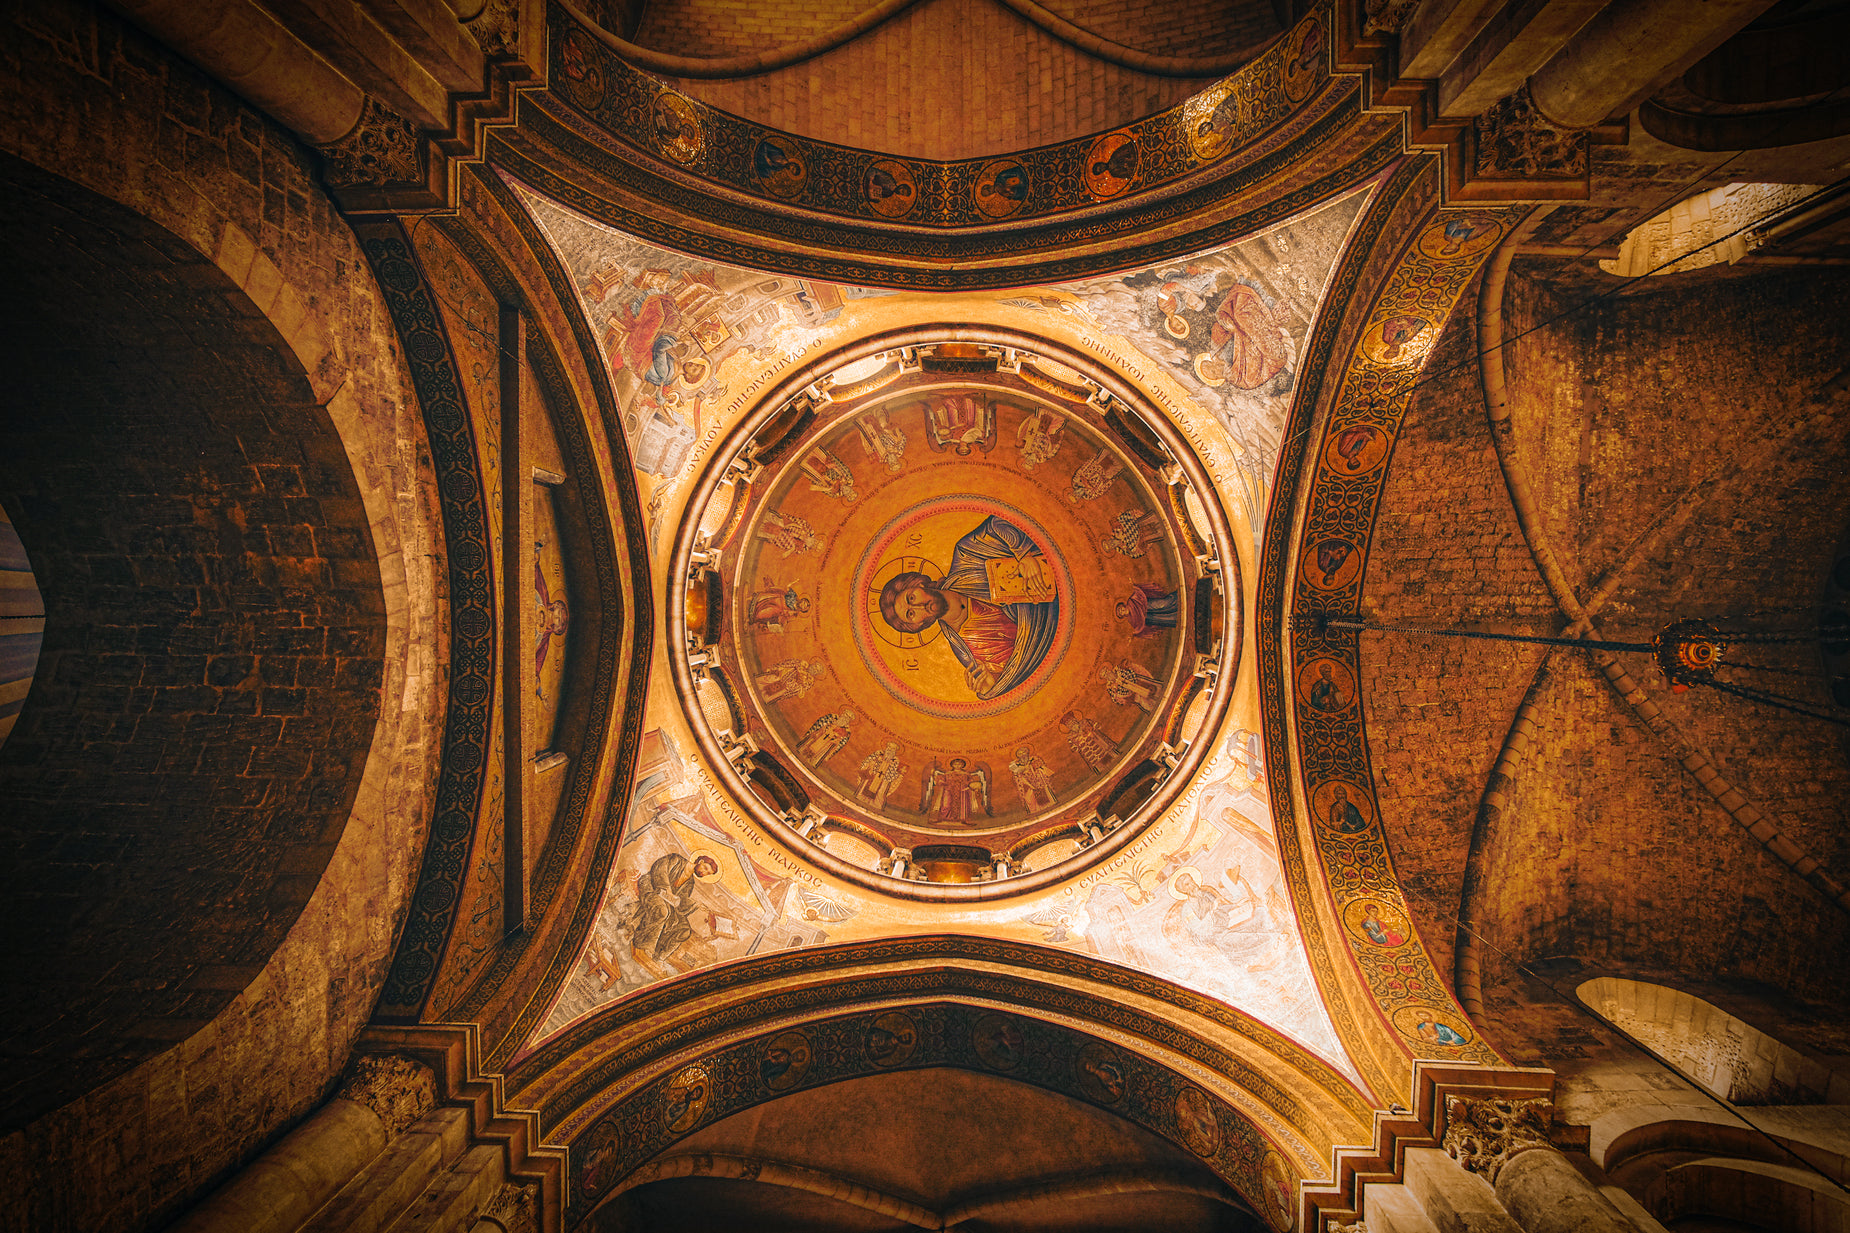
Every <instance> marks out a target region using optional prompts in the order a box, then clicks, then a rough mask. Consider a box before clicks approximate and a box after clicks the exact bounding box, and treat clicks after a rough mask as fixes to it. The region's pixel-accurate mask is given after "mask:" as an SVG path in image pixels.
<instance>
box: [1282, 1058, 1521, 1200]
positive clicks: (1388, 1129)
mask: <svg viewBox="0 0 1850 1233" xmlns="http://www.w3.org/2000/svg"><path fill="white" fill-rule="evenodd" d="M1554 1084H1555V1074H1554V1072H1553V1071H1552V1070H1546V1069H1540V1068H1528V1067H1514V1066H1509V1067H1502V1066H1498V1067H1493V1066H1465V1065H1459V1064H1457V1063H1439V1062H1425V1061H1416V1062H1415V1063H1414V1064H1413V1102H1414V1106H1413V1108H1412V1109H1411V1110H1407V1109H1401V1108H1399V1107H1396V1108H1395V1109H1393V1110H1391V1111H1389V1112H1386V1113H1376V1114H1375V1135H1374V1142H1373V1143H1371V1144H1365V1145H1362V1146H1358V1147H1341V1148H1338V1149H1336V1169H1335V1176H1334V1177H1333V1179H1332V1180H1331V1181H1330V1182H1329V1183H1328V1184H1327V1185H1322V1186H1318V1185H1306V1186H1305V1187H1304V1188H1303V1190H1302V1192H1301V1199H1300V1212H1299V1225H1298V1227H1300V1228H1303V1229H1317V1230H1323V1231H1324V1233H1327V1230H1328V1227H1329V1225H1330V1224H1332V1223H1334V1224H1337V1225H1339V1226H1340V1225H1343V1224H1347V1223H1353V1222H1355V1221H1357V1220H1359V1219H1360V1217H1361V1211H1362V1199H1363V1194H1364V1192H1365V1191H1366V1189H1367V1188H1368V1186H1369V1185H1371V1184H1376V1185H1383V1186H1389V1185H1399V1184H1401V1183H1403V1182H1404V1181H1405V1180H1406V1162H1407V1150H1408V1149H1409V1148H1415V1147H1442V1146H1444V1142H1443V1140H1444V1138H1445V1135H1446V1131H1447V1112H1446V1110H1447V1106H1448V1104H1449V1103H1450V1102H1451V1101H1452V1100H1454V1099H1457V1098H1459V1097H1464V1098H1466V1099H1469V1100H1475V1101H1483V1100H1502V1101H1505V1102H1516V1103H1529V1102H1536V1103H1540V1104H1544V1105H1547V1104H1550V1103H1551V1101H1552V1099H1553V1096H1554ZM1545 1142H1546V1138H1544V1143H1545Z"/></svg>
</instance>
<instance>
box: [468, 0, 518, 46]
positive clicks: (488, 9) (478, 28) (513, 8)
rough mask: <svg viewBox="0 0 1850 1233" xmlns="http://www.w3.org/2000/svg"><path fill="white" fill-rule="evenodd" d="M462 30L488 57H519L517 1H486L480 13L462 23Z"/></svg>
mask: <svg viewBox="0 0 1850 1233" xmlns="http://www.w3.org/2000/svg"><path fill="white" fill-rule="evenodd" d="M463 29H465V30H467V31H468V32H469V35H470V37H471V38H473V39H474V40H475V41H476V44H477V45H478V46H480V47H481V49H482V51H483V53H484V54H486V55H488V56H492V57H500V56H517V55H519V54H520V36H521V33H522V31H521V28H520V3H519V0H488V3H487V4H486V5H485V6H483V8H482V11H481V12H480V13H478V14H476V15H475V16H474V17H472V18H470V19H469V20H468V21H466V22H464V23H463Z"/></svg>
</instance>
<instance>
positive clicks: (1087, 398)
mask: <svg viewBox="0 0 1850 1233" xmlns="http://www.w3.org/2000/svg"><path fill="white" fill-rule="evenodd" d="M514 187H515V188H516V190H517V191H518V192H519V193H520V195H521V198H522V200H523V201H524V202H525V204H526V205H527V208H528V209H529V210H530V211H531V212H532V214H533V217H534V218H535V220H536V222H537V223H538V225H539V227H540V229H541V230H542V232H543V233H544V234H545V235H546V236H547V238H548V239H549V241H550V242H551V243H552V245H553V247H554V250H555V252H556V255H557V256H558V258H559V261H560V263H561V265H562V267H563V269H564V271H565V272H566V274H567V276H569V277H570V278H571V280H572V281H573V282H574V283H575V284H576V287H577V289H578V292H579V296H580V301H581V304H582V306H583V309H584V313H585V317H586V322H587V325H588V328H589V331H590V334H591V337H593V338H594V339H596V340H598V342H599V343H600V344H601V346H602V349H603V353H604V356H605V359H606V361H607V363H608V365H609V368H610V374H611V382H612V389H613V393H614V396H615V400H616V403H617V405H618V407H619V408H620V413H621V416H622V424H621V427H622V430H623V432H624V434H625V437H626V439H627V441H628V443H629V446H630V451H631V458H632V460H633V462H634V463H635V465H636V468H637V471H638V479H639V483H640V485H641V489H642V492H643V495H644V500H645V503H646V507H647V515H648V519H649V527H648V534H649V548H650V552H651V555H652V559H653V562H654V573H655V576H656V579H657V590H656V600H657V603H658V616H657V619H658V628H659V629H661V630H663V631H664V632H663V635H662V636H661V637H658V639H657V652H656V662H655V663H654V664H653V665H652V666H651V676H650V681H651V685H650V691H651V692H650V701H649V708H648V720H647V730H646V731H645V733H644V734H643V746H642V752H641V756H640V758H639V761H638V770H637V782H636V786H635V791H634V793H633V795H632V797H631V799H630V803H629V806H628V809H629V815H628V817H627V818H626V819H625V820H624V821H625V828H624V836H623V848H622V851H621V853H620V855H619V857H618V860H617V862H616V868H615V872H614V873H613V874H612V876H611V879H610V883H609V886H608V887H607V890H606V896H605V901H604V906H603V908H602V909H601V910H600V913H599V917H598V920H597V922H596V925H595V927H594V928H593V930H592V934H591V937H590V939H589V941H588V944H587V946H586V950H585V952H584V955H583V956H582V959H581V961H580V963H579V964H578V966H577V968H576V969H575V971H574V974H573V976H572V978H571V979H570V980H569V981H568V983H567V985H566V987H565V989H564V991H563V993H562V994H561V996H560V999H559V1001H558V1002H557V1004H556V1005H555V1006H554V1008H553V1010H552V1012H551V1014H550V1016H549V1017H548V1019H547V1021H546V1023H545V1025H544V1027H543V1028H542V1029H541V1031H540V1032H539V1033H538V1034H537V1035H536V1037H535V1042H536V1043H537V1041H538V1040H540V1039H541V1038H544V1037H547V1036H551V1035H553V1034H555V1033H556V1032H558V1031H559V1030H560V1029H562V1028H564V1027H565V1026H566V1025H568V1024H569V1023H571V1022H573V1021H575V1020H577V1019H579V1018H581V1017H583V1016H585V1015H587V1014H590V1013H592V1012H593V1011H595V1010H596V1009H598V1008H599V1007H601V1006H604V1005H607V1004H609V1003H610V1002H612V1001H614V1000H616V999H619V998H623V997H625V996H627V995H630V994H633V993H635V992H636V991H638V990H641V989H643V988H646V987H648V986H650V985H653V984H655V983H657V982H659V981H663V980H669V979H674V978H676V977H679V976H681V975H684V974H686V973H688V972H693V971H696V970H699V969H702V968H706V967H710V966H712V965H715V964H721V963H726V962H729V961H732V960H737V959H742V958H744V957H746V956H748V955H753V954H762V953H764V952H766V951H769V950H773V949H784V948H789V947H802V946H813V945H819V944H823V943H831V942H845V941H851V940H859V939H872V938H881V937H896V936H906V935H917V934H941V933H964V934H975V935H983V936H990V937H997V938H1004V939H1009V940H1015V941H1025V942H1033V943H1037V944H1040V945H1043V946H1047V947H1052V948H1059V949H1069V950H1075V951H1079V952H1082V953H1086V954H1091V955H1096V956H1098V957H1100V958H1103V959H1106V960H1109V961H1112V962H1116V963H1120V964H1123V965H1125V966H1127V967H1131V968H1134V969H1137V970H1140V971H1144V972H1148V973H1151V974H1153V975H1156V976H1159V977H1162V978H1164V979H1167V980H1170V981H1174V982H1176V983H1177V984H1180V985H1183V986H1186V987H1188V988H1192V989H1195V990H1198V991H1200V992H1202V993H1205V994H1208V995H1210V996H1212V997H1215V998H1219V999H1221V1000H1223V1001H1225V1002H1227V1003H1229V1004H1231V1005H1232V1006H1234V1007H1236V1008H1238V1009H1240V1010H1242V1011H1244V1012H1246V1013H1248V1014H1250V1015H1253V1016H1254V1017H1256V1018H1258V1019H1260V1020H1262V1021H1264V1022H1266V1023H1268V1024H1270V1025H1272V1026H1274V1027H1276V1028H1278V1029H1280V1030H1282V1031H1284V1032H1286V1033H1288V1034H1289V1035H1291V1036H1292V1037H1294V1038H1295V1039H1296V1040H1298V1041H1299V1042H1301V1043H1302V1044H1304V1045H1306V1046H1307V1047H1309V1048H1311V1049H1313V1050H1315V1051H1316V1052H1317V1053H1319V1054H1321V1055H1322V1056H1324V1057H1326V1058H1328V1059H1330V1060H1331V1061H1332V1062H1334V1063H1335V1064H1336V1065H1337V1066H1338V1067H1339V1068H1341V1069H1343V1070H1344V1071H1346V1072H1349V1073H1351V1074H1353V1069H1352V1067H1351V1066H1350V1063H1349V1061H1348V1059H1347V1058H1346V1057H1345V1055H1344V1053H1343V1050H1342V1047H1341V1045H1340V1044H1339V1043H1338V1041H1337V1038H1336V1034H1335V1032H1334V1030H1333V1029H1332V1027H1331V1025H1330V1022H1329V1019H1328V1017H1327V1015H1326V1014H1325V1012H1324V1010H1323V1008H1322V1006H1321V1003H1320V1001H1319V998H1318V994H1317V990H1316V985H1315V981H1314V979H1313V978H1312V976H1311V971H1310V966H1309V963H1308V961H1307V959H1306V956H1305V952H1304V947H1303V942H1302V940H1301V938H1300V936H1299V931H1298V927H1297V923H1296V918H1295V915H1294V911H1293V908H1292V905H1291V901H1290V897H1289V895H1288V893H1287V890H1286V885H1285V880H1284V875H1283V871H1282V869H1281V867H1280V855H1279V850H1278V845H1277V843H1276V841H1275V839H1274V838H1273V828H1272V818H1271V815H1270V806H1269V803H1268V794H1267V787H1266V774H1265V768H1264V766H1263V765H1262V760H1261V755H1260V744H1259V740H1258V738H1257V736H1256V735H1255V730H1256V729H1257V728H1258V727H1259V704H1258V694H1257V685H1256V676H1255V666H1254V664H1253V663H1252V658H1253V657H1252V656H1251V655H1250V654H1245V655H1242V654H1241V631H1242V630H1243V629H1244V627H1245V626H1246V624H1247V623H1248V621H1249V618H1250V614H1251V605H1252V601H1253V596H1252V595H1251V594H1250V593H1249V590H1248V589H1247V588H1244V587H1242V586H1241V583H1240V579H1241V577H1242V576H1243V574H1244V575H1246V576H1250V575H1251V572H1252V566H1253V562H1254V560H1255V558H1256V549H1257V544H1258V537H1259V535H1260V534H1261V530H1262V525H1263V520H1264V511H1265V507H1266V500H1267V495H1268V481H1269V478H1270V476H1271V473H1272V468H1273V464H1274V460H1275V458H1276V455H1277V450H1278V446H1279V438H1280V432H1281V427H1282V425H1283V423H1284V420H1285V414H1286V410H1287V408H1288V405H1289V403H1290V399H1291V394H1292V391H1293V389H1294V387H1295V384H1296V382H1297V379H1298V375H1299V374H1298V371H1297V356H1298V354H1299V350H1300V348H1301V346H1302V344H1303V342H1304V340H1305V338H1306V337H1307V335H1308V333H1309V331H1310V328H1311V324H1312V322H1313V320H1314V319H1315V316H1316V314H1317V311H1318V308H1319V302H1320V297H1321V296H1322V293H1323V289H1324V286H1325V282H1326V279H1327V277H1328V275H1329V273H1330V271H1331V269H1332V267H1333V266H1334V264H1335V262H1336V259H1337V257H1338V255H1339V253H1340V252H1341V250H1342V247H1343V244H1344V242H1345V239H1346V237H1347V236H1348V234H1349V230H1350V227H1351V225H1352V224H1353V222H1354V221H1355V219H1356V218H1357V216H1358V214H1359V212H1360V209H1361V207H1362V204H1363V202H1364V200H1365V199H1366V194H1367V190H1366V189H1363V190H1360V191H1358V192H1355V193H1351V194H1349V195H1347V196H1345V197H1342V198H1339V199H1337V200H1334V201H1330V202H1326V203H1323V204H1321V205H1319V206H1317V207H1315V208H1313V209H1311V210H1308V211H1307V212H1306V213H1304V214H1302V215H1300V216H1299V217H1297V218H1295V219H1292V220H1291V221H1289V222H1286V223H1284V224H1282V225H1279V226H1277V227H1274V228H1272V229H1270V230H1268V231H1267V232H1265V233H1263V234H1261V235H1257V236H1253V237H1250V238H1248V239H1245V240H1242V241H1239V242H1237V243H1234V244H1231V245H1228V246H1226V247H1224V248H1221V249H1217V250H1215V251H1212V252H1208V253H1203V254H1199V255H1197V256H1196V257H1193V258H1190V259H1188V260H1185V261H1180V262H1175V263H1171V264H1166V265H1162V266H1158V267H1152V268H1148V269H1139V270H1133V271H1129V272H1127V273H1124V274H1120V275H1116V276H1113V277H1109V278H1100V279H1091V280H1087V281H1084V282H1078V283H1066V284H1051V285H1042V286H1035V287H1030V288H1023V289H1015V290H1008V291H997V292H980V293H969V294H946V295H932V294H921V293H908V292H891V291H885V290H875V289H868V288H859V287H853V286H845V285H840V284H833V283H824V282H818V281H813V280H802V279H796V278H792V277H789V276H779V275H771V274H764V273H759V272H755V271H750V270H745V269H740V268H737V267H730V266H726V265H723V264H718V263H714V262H711V261H706V260H700V259H695V258H689V257H684V256H681V255H679V254H675V253H671V252H668V251H665V250H662V249H659V248H656V247H654V246H652V245H649V244H647V243H644V242H642V241H639V240H636V239H634V238H633V237H630V236H626V235H624V234H622V233H620V232H617V231H614V230H612V229H610V228H608V227H605V226H603V225H600V224H597V223H594V222H592V221H590V220H588V219H586V218H584V217H582V216H581V215H579V214H577V213H575V212H573V211H571V210H569V209H567V208H565V207H563V206H561V205H558V204H557V203H555V202H553V201H551V200H549V199H547V198H544V197H542V196H540V195H538V194H534V193H531V192H529V191H527V190H526V189H525V188H524V187H523V186H521V185H519V184H515V186H514ZM569 572H570V571H569V563H568V570H567V574H568V583H569ZM1387 923H1388V925H1389V926H1390V927H1392V926H1394V925H1395V922H1391V921H1390V922H1387ZM1309 1165H1310V1162H1306V1167H1309Z"/></svg>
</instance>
